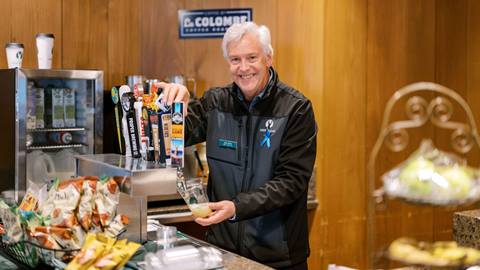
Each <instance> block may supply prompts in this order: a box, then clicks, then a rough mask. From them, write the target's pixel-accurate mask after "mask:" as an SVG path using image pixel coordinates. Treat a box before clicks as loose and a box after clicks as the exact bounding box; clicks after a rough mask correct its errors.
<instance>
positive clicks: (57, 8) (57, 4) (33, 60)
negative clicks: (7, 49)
mask: <svg viewBox="0 0 480 270" xmlns="http://www.w3.org/2000/svg"><path fill="white" fill-rule="evenodd" d="M13 5H14V6H12V7H11V8H12V9H13V8H14V9H15V12H13V10H12V13H11V20H10V24H11V29H12V30H11V31H12V36H11V38H12V40H15V41H16V42H20V43H23V44H24V45H25V53H24V58H23V63H22V67H24V68H37V67H38V64H37V48H36V44H35V35H36V34H37V33H52V34H54V35H55V43H54V48H53V62H52V67H53V68H61V65H62V40H63V37H62V1H61V0H18V1H13Z"/></svg>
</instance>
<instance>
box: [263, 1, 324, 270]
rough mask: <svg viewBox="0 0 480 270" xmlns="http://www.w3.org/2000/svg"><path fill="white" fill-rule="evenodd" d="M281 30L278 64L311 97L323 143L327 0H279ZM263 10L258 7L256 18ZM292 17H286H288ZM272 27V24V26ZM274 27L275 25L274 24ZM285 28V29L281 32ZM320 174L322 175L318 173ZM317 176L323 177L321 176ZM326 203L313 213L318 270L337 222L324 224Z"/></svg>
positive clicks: (276, 43)
mask: <svg viewBox="0 0 480 270" xmlns="http://www.w3.org/2000/svg"><path fill="white" fill-rule="evenodd" d="M276 4H277V14H278V17H277V22H276V24H277V25H276V29H277V31H275V32H274V31H273V30H272V32H273V33H272V34H273V35H276V37H277V38H276V39H274V40H273V41H272V45H273V47H274V49H275V53H274V55H275V57H274V66H275V68H276V70H277V72H278V73H279V75H280V78H281V80H282V81H284V82H285V83H287V84H289V85H292V86H294V87H295V88H296V89H298V90H299V91H301V92H302V93H303V94H304V95H305V96H307V97H308V98H310V100H311V101H312V104H313V108H314V111H315V119H316V121H317V128H318V134H317V141H318V142H323V136H324V135H325V133H324V132H323V127H324V125H323V117H322V113H323V107H322V104H323V93H324V85H323V82H324V78H323V74H324V73H323V71H324V67H323V60H324V55H323V53H319V52H322V51H323V50H324V17H323V14H324V10H325V1H309V0H303V1H297V2H296V7H297V8H295V9H292V5H291V1H288V0H281V1H277V2H276ZM265 10H268V9H265ZM258 13H259V12H257V10H256V9H255V10H254V18H256V16H257V15H258ZM287 17H288V18H289V19H285V18H287ZM269 26H270V25H269ZM270 28H271V29H272V27H270ZM280 29H281V31H280ZM323 154H324V144H323V143H318V144H317V160H316V165H317V167H316V171H317V172H318V173H320V172H323V169H322V166H323V162H321V161H322V159H323ZM317 175H318V174H317ZM317 179H321V177H320V176H318V177H317ZM316 188H317V194H323V192H322V191H323V189H322V188H323V185H321V184H320V183H317V185H316ZM324 210H325V209H324V204H323V201H322V200H319V205H318V207H317V209H316V210H315V211H310V212H309V234H310V257H309V259H308V264H309V266H310V269H318V268H319V266H320V265H321V264H322V261H324V260H326V258H325V254H324V251H325V243H326V241H327V239H326V237H327V230H328V229H331V228H332V227H333V224H330V226H328V225H323V226H322V218H323V221H325V218H324V216H323V214H324Z"/></svg>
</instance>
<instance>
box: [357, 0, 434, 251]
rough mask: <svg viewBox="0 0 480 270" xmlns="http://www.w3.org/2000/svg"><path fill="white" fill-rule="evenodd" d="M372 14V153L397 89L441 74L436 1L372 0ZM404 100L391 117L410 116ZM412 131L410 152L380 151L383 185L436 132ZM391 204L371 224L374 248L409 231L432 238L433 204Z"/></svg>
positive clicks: (378, 166) (378, 165)
mask: <svg viewBox="0 0 480 270" xmlns="http://www.w3.org/2000/svg"><path fill="white" fill-rule="evenodd" d="M368 18H369V19H368V60H367V62H368V64H367V66H366V69H367V81H368V84H367V85H368V86H367V89H368V91H367V99H366V102H367V121H366V123H365V124H366V132H367V136H366V138H367V141H366V145H367V148H366V152H365V154H366V155H369V154H370V151H371V150H372V148H373V145H374V143H375V141H376V139H377V136H378V134H379V132H380V124H381V121H382V118H383V113H384V108H385V105H386V103H387V101H388V99H389V98H390V97H391V96H392V94H393V93H394V92H395V91H396V90H397V89H399V88H400V87H403V86H405V85H407V84H409V83H412V82H417V81H434V79H435V55H434V49H433V48H434V44H435V39H434V37H435V36H434V33H435V2H434V1H381V0H378V1H377V0H373V1H368ZM404 105H405V101H402V102H400V103H399V104H398V105H397V106H396V107H395V110H394V111H393V114H392V117H391V119H390V122H392V121H395V120H400V119H407V118H406V115H405V111H404ZM408 133H409V137H410V140H409V145H408V147H407V149H405V150H404V151H402V152H400V153H393V152H391V151H390V150H388V149H386V147H382V149H381V150H380V153H379V156H378V157H377V158H376V164H375V166H376V171H375V173H376V187H377V188H378V187H380V186H381V183H380V176H381V175H382V174H383V173H385V172H386V171H388V170H389V169H391V168H393V167H394V166H396V165H397V164H398V163H400V162H401V161H403V160H404V159H405V158H407V157H408V156H409V155H410V154H411V153H412V151H414V150H415V149H417V148H418V146H419V143H420V139H421V138H423V137H433V130H432V129H431V127H428V126H427V127H424V128H422V129H421V130H415V129H413V130H408ZM366 198H367V199H368V198H369V197H368V196H367V197H366ZM387 206H388V208H387V209H386V211H378V212H377V214H378V215H379V217H378V218H377V221H378V222H376V224H374V225H375V226H376V227H375V228H372V227H367V234H368V235H367V236H368V237H374V238H375V239H374V243H375V246H374V247H372V248H373V250H376V251H380V250H381V249H382V248H386V247H387V246H388V244H389V243H390V241H392V240H393V239H395V238H398V237H400V236H404V235H408V236H412V237H416V238H420V239H425V240H432V236H433V232H432V228H433V212H432V211H433V210H432V209H430V208H428V207H414V206H410V205H405V204H402V203H399V202H396V201H390V202H388V204H387ZM420 217H421V218H420Z"/></svg>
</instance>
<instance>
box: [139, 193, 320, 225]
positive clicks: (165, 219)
mask: <svg viewBox="0 0 480 270" xmlns="http://www.w3.org/2000/svg"><path fill="white" fill-rule="evenodd" d="M317 206H318V200H317V199H308V200H307V209H308V210H314V209H316V208H317ZM147 216H148V218H149V219H155V220H158V221H159V222H160V223H162V224H172V223H178V222H190V221H193V216H192V213H191V212H190V210H189V209H188V206H187V205H186V204H185V203H182V204H178V205H171V206H159V207H149V208H148V210H147Z"/></svg>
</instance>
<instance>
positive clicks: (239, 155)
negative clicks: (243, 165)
mask: <svg viewBox="0 0 480 270" xmlns="http://www.w3.org/2000/svg"><path fill="white" fill-rule="evenodd" d="M242 124H243V123H242V118H240V120H239V121H238V136H237V161H238V162H240V160H241V158H242Z"/></svg>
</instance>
